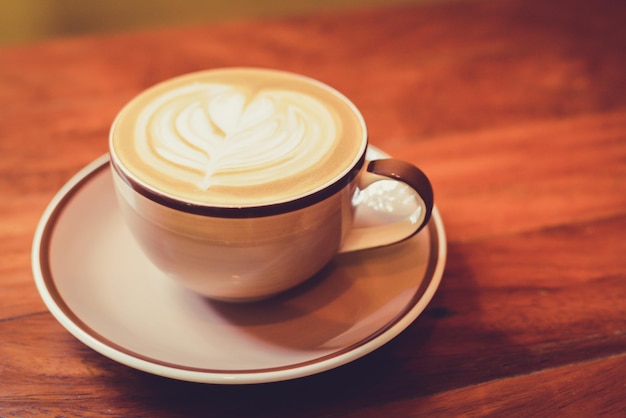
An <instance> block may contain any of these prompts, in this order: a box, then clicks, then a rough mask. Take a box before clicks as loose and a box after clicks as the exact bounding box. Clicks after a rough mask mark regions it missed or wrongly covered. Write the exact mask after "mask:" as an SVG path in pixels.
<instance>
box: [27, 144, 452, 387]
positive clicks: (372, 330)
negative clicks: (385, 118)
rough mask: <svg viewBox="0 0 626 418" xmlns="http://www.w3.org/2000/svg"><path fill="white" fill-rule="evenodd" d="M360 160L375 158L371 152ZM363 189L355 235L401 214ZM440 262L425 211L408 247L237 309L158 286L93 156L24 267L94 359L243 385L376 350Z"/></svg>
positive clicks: (101, 162) (410, 310) (361, 256)
mask: <svg viewBox="0 0 626 418" xmlns="http://www.w3.org/2000/svg"><path fill="white" fill-rule="evenodd" d="M368 154H369V155H368V157H369V158H370V159H372V158H379V157H382V156H385V154H383V153H382V152H380V151H378V150H376V149H375V148H373V147H371V146H370V151H368ZM374 186H376V187H379V188H380V190H378V191H384V193H385V194H387V196H389V193H391V196H393V197H394V198H392V199H391V207H389V205H388V204H387V205H383V204H381V202H379V201H378V197H379V195H380V194H381V193H377V189H376V188H374V189H372V187H374ZM370 189H371V190H370ZM367 191H368V192H369V194H367V195H365V196H362V202H361V203H360V205H359V208H358V210H357V223H360V224H362V225H363V224H376V223H377V222H380V220H381V219H383V220H385V221H388V218H389V217H393V216H396V215H398V214H401V212H402V211H404V210H406V208H407V206H408V207H410V206H411V203H410V202H409V203H407V195H408V193H407V192H406V186H404V185H402V184H400V183H397V182H392V181H381V182H378V183H376V184H374V185H373V186H370V188H368V189H367ZM387 200H389V199H387ZM413 200H414V199H413ZM445 258H446V238H445V232H444V229H443V224H442V221H441V217H440V214H439V212H438V210H437V208H435V209H434V210H433V213H432V218H431V220H430V222H429V224H428V225H427V227H426V228H424V229H423V230H422V231H421V232H420V233H419V234H417V235H415V236H414V237H412V238H411V239H409V240H406V241H404V242H402V243H398V244H394V245H391V246H387V247H383V248H377V249H371V250H364V251H360V252H354V253H347V254H340V255H338V256H337V257H336V258H335V259H334V260H333V261H332V262H331V263H330V265H328V266H327V267H326V268H325V269H324V270H323V271H322V272H320V273H319V274H318V275H316V276H315V277H313V278H311V279H310V280H309V281H307V282H306V283H304V284H303V285H300V286H299V287H297V288H295V289H292V290H290V291H287V292H285V293H283V294H281V295H278V296H275V297H273V298H271V299H268V300H265V301H260V302H254V303H245V304H230V303H225V302H215V301H210V300H208V299H206V298H203V297H201V296H199V295H197V294H195V293H192V292H190V291H187V290H185V289H183V288H181V287H180V286H179V285H178V284H177V283H176V282H174V281H172V280H170V279H169V278H167V277H165V275H164V274H163V273H162V272H160V271H159V270H158V269H157V268H156V267H154V266H153V265H152V264H151V262H150V261H148V259H147V258H146V257H145V256H144V254H143V253H142V252H141V250H140V249H139V247H138V246H137V244H136V243H135V241H134V239H133V238H132V236H131V235H130V232H129V231H128V230H127V228H126V225H125V224H124V222H123V219H122V217H121V214H120V212H119V210H118V207H117V202H116V199H115V193H114V190H113V182H112V178H111V173H110V167H109V157H108V155H104V156H102V157H101V158H99V159H97V160H95V161H94V162H92V163H91V164H89V165H88V166H86V167H85V168H84V169H82V170H81V171H80V172H79V173H77V174H76V175H75V176H74V177H73V178H72V179H71V180H69V182H68V183H67V184H66V185H65V186H63V188H62V189H61V190H60V191H59V192H58V193H57V195H56V196H55V197H54V199H53V200H52V201H51V202H50V204H49V206H48V207H47V209H46V210H45V212H44V214H43V216H42V218H41V220H40V222H39V225H38V227H37V231H36V234H35V239H34V243H33V252H32V267H33V273H34V277H35V283H36V285H37V289H38V291H39V293H40V295H41V297H42V299H43V301H44V302H45V304H46V306H47V307H48V309H49V310H50V312H51V313H52V314H53V315H54V317H55V318H56V319H57V320H58V321H59V322H60V323H61V325H63V326H64V327H65V328H66V329H67V330H68V331H69V332H70V333H71V334H72V335H74V336H75V337H76V338H77V339H78V340H80V341H81V342H83V343H84V344H86V345H87V346H89V347H91V348H92V349H93V350H95V351H97V352H99V353H101V354H103V355H104V356H106V357H109V358H111V359H112V360H114V361H117V362H119V363H122V364H125V365H127V366H130V367H133V368H135V369H139V370H142V371H145V372H148V373H152V374H156V375H161V376H165V377H169V378H173V379H179V380H186V381H193V382H202V383H214V384H249V383H265V382H273V381H281V380H288V379H294V378H299V377H303V376H308V375H312V374H316V373H320V372H323V371H326V370H330V369H333V368H335V367H338V366H341V365H344V364H346V363H349V362H351V361H353V360H356V359H358V358H360V357H362V356H364V355H366V354H368V353H370V352H372V351H374V350H375V349H377V348H379V347H381V346H382V345H383V344H385V343H386V342H388V341H390V340H391V339H392V338H394V337H395V336H397V335H398V334H399V333H400V332H402V331H403V330H404V329H405V328H407V327H408V326H409V325H410V324H411V323H412V322H413V321H414V320H415V319H416V318H417V317H418V316H419V315H420V313H421V312H422V311H423V310H424V309H425V308H426V306H427V304H428V303H429V302H430V300H431V299H432V297H433V295H434V293H435V291H436V289H437V287H438V286H439V283H440V281H441V276H442V274H443V269H444V264H445Z"/></svg>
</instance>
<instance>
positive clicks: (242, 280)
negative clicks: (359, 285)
mask: <svg viewBox="0 0 626 418" xmlns="http://www.w3.org/2000/svg"><path fill="white" fill-rule="evenodd" d="M112 164H114V165H115V161H113V162H112ZM360 170H361V164H358V165H357V166H355V167H354V169H353V171H352V174H350V175H348V176H347V177H346V178H344V179H343V180H342V181H343V183H341V182H338V183H337V184H336V185H335V187H334V189H336V191H335V190H331V191H329V192H328V193H329V195H328V196H324V195H323V194H320V196H319V197H318V198H317V199H315V198H310V199H308V200H307V199H303V200H301V201H300V202H294V203H292V204H291V205H289V206H283V207H281V206H280V205H277V206H276V207H273V208H272V207H266V208H263V211H262V213H260V214H252V215H251V214H250V209H248V210H246V209H241V210H240V211H239V213H237V210H236V209H235V211H234V212H231V213H227V214H222V215H221V216H220V215H215V214H213V215H211V214H207V213H202V212H206V211H203V209H206V208H196V209H199V210H195V212H200V213H194V210H193V209H191V210H188V211H185V210H181V208H173V207H170V206H171V205H169V206H168V205H167V204H165V203H164V202H159V201H158V199H155V198H154V197H152V198H148V197H146V196H144V194H145V193H142V192H141V189H137V188H136V187H133V185H132V183H129V182H128V180H127V179H125V178H124V176H123V175H121V174H120V173H119V169H116V168H115V166H114V167H113V170H112V172H113V177H114V185H115V190H116V193H117V198H118V201H119V205H120V208H121V211H122V214H123V216H124V219H125V221H126V223H127V225H128V227H129V228H130V230H131V232H132V233H133V235H134V236H135V238H136V239H137V241H138V243H139V245H140V246H141V248H142V249H143V251H144V252H145V253H146V255H147V256H148V257H149V258H150V260H151V261H152V262H153V263H154V264H155V265H156V266H157V267H158V268H159V269H160V270H162V271H163V272H165V273H166V274H167V275H169V276H170V277H172V278H173V279H175V280H176V281H177V282H179V283H180V284H182V285H183V286H185V287H187V288H188V289H190V290H192V291H194V292H197V293H199V294H201V295H204V296H207V297H209V298H212V299H218V300H225V301H249V300H256V299H262V298H266V297H268V296H271V295H274V294H277V293H280V292H282V291H284V290H286V289H289V288H291V287H294V286H296V285H298V284H300V283H302V282H303V281H305V280H307V279H308V278H310V277H311V276H313V275H315V273H317V272H318V271H319V270H321V269H322V268H323V267H324V266H325V265H326V264H328V262H329V261H330V260H331V259H332V258H333V257H334V256H335V255H336V254H337V252H338V251H339V248H340V247H341V245H342V242H343V240H344V239H345V237H346V236H347V235H348V234H349V232H350V230H351V228H352V224H353V218H354V212H355V209H354V205H353V203H352V200H353V199H352V198H353V196H354V193H355V189H356V184H357V178H358V173H359V171H360ZM209 212H210V211H209Z"/></svg>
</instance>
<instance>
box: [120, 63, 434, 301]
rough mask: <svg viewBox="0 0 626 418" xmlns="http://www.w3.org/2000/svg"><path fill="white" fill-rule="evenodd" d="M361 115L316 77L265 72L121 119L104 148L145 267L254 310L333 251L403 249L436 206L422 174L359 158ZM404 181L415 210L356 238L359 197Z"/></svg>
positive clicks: (363, 143)
mask: <svg viewBox="0 0 626 418" xmlns="http://www.w3.org/2000/svg"><path fill="white" fill-rule="evenodd" d="M367 146H368V136H367V129H366V125H365V122H364V120H363V117H362V115H361V113H360V112H359V110H358V109H357V108H356V107H355V105H354V104H353V103H352V102H350V101H349V100H348V99H347V98H346V97H345V96H343V95H342V94H341V93H339V92H338V91H336V90H335V89H333V88H331V87H329V86H327V85H325V84H323V83H321V82H319V81H316V80H313V79H311V78H308V77H305V76H302V75H297V74H292V73H288V72H284V71H278V70H270V69H260V68H223V69H215V70H206V71H200V72H196V73H191V74H186V75H182V76H179V77H176V78H173V79H170V80H167V81H164V82H162V83H160V84H157V85H156V86H153V87H151V88H148V89H147V90H145V91H143V92H142V93H140V94H139V95H138V96H136V97H135V98H134V99H132V100H131V101H130V102H129V103H128V104H127V105H126V106H124V107H123V108H122V110H121V111H120V112H119V113H118V115H117V117H116V118H115V120H114V122H113V125H112V127H111V131H110V138H109V148H110V155H111V166H112V170H111V171H112V173H113V180H114V181H113V183H114V186H115V190H116V194H117V198H118V201H119V206H120V208H121V212H122V214H123V217H124V219H125V221H126V223H127V225H128V227H129V229H130V230H131V232H132V233H133V235H134V237H135V238H136V240H137V241H138V243H139V245H140V247H141V248H142V249H143V251H144V252H145V254H146V255H147V256H148V258H149V259H150V260H151V261H152V263H154V264H155V265H156V266H157V267H158V268H159V269H160V270H161V271H163V272H165V273H166V274H167V275H168V276H170V277H171V278H172V279H174V280H175V281H176V282H178V283H179V284H180V285H182V286H185V287H187V288H188V289H190V290H192V291H194V292H196V293H198V294H201V295H203V296H206V297H208V298H211V299H218V300H225V301H249V300H257V299H262V298H266V297H269V296H271V295H275V294H277V293H280V292H282V291H284V290H287V289H289V288H292V287H294V286H296V285H298V284H300V283H302V282H304V281H305V280H307V279H308V278H310V277H312V276H314V275H315V274H316V273H317V272H319V271H320V270H321V269H322V268H323V267H324V266H325V265H327V264H328V263H329V261H330V260H332V259H333V258H334V257H335V256H336V255H337V254H338V253H342V252H349V251H357V250H363V249H367V248H373V247H379V246H384V245H389V244H393V243H396V242H399V241H402V240H405V239H407V238H409V237H411V236H413V235H414V234H416V233H417V232H418V231H419V230H420V229H422V228H423V227H424V226H425V225H426V223H427V222H428V220H429V218H430V214H431V211H432V208H433V192H432V188H431V185H430V182H429V181H428V178H427V177H426V175H424V173H423V172H422V171H421V170H419V169H418V168H417V167H415V166H414V165H412V164H409V163H407V162H404V161H401V160H397V159H380V160H373V161H367V160H366V150H367ZM390 179H391V180H394V181H399V182H403V183H406V184H407V185H408V186H409V187H410V189H412V192H413V193H414V195H415V199H416V202H417V210H416V211H415V212H414V213H411V214H410V215H409V216H406V217H405V218H403V219H401V220H400V221H397V222H393V223H390V224H385V225H377V226H371V227H359V228H356V227H354V214H355V210H356V208H357V206H358V198H357V197H358V195H359V193H361V192H362V191H363V190H365V189H366V188H367V187H369V186H370V185H371V184H373V183H376V182H378V181H380V180H390Z"/></svg>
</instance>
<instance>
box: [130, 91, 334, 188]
mask: <svg viewBox="0 0 626 418" xmlns="http://www.w3.org/2000/svg"><path fill="white" fill-rule="evenodd" d="M134 134H135V140H136V142H135V144H136V147H137V151H138V155H142V156H144V158H145V160H146V161H145V162H146V163H148V164H149V165H151V166H153V167H154V168H155V169H157V170H161V171H162V172H164V173H168V175H171V176H174V177H176V178H177V180H179V181H182V182H186V183H191V184H193V185H195V187H197V188H198V189H200V190H204V191H206V190H208V189H209V188H211V187H217V186H228V187H236V186H237V185H238V184H241V185H246V186H251V185H262V184H265V183H269V182H271V181H273V180H275V179H277V178H282V179H284V178H287V177H289V176H294V175H298V174H301V173H303V172H306V171H307V170H308V169H309V168H310V167H312V166H313V165H315V164H319V163H320V161H322V160H323V159H324V158H325V157H326V156H328V155H329V153H331V152H332V150H333V147H334V146H335V144H336V139H337V135H338V128H337V125H336V123H335V118H334V117H333V115H332V114H331V113H330V112H329V110H328V109H327V107H326V106H324V105H323V104H322V103H321V102H320V101H318V100H317V99H315V98H314V97H311V96H308V95H306V94H303V93H300V92H296V91H289V90H281V89H261V90H251V89H248V88H245V87H239V86H236V85H227V84H212V83H193V84H190V85H185V86H182V87H179V88H176V89H174V90H170V91H168V92H166V93H164V94H163V95H161V96H159V97H156V98H155V99H154V100H153V101H152V102H151V103H149V104H148V105H147V106H146V107H145V108H144V110H143V112H142V113H141V114H140V115H139V117H138V119H137V123H136V125H135V132H134Z"/></svg>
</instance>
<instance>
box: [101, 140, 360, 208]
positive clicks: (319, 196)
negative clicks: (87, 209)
mask: <svg viewBox="0 0 626 418" xmlns="http://www.w3.org/2000/svg"><path fill="white" fill-rule="evenodd" d="M366 149H367V147H365V149H364V151H363V153H362V154H361V157H360V158H359V159H358V160H357V162H356V164H354V165H353V166H352V168H350V170H348V171H347V172H346V173H345V174H344V175H343V176H342V177H340V178H339V179H338V180H336V181H334V182H332V183H331V184H329V185H327V186H326V187H323V188H322V189H320V190H317V191H314V192H313V193H311V194H308V195H306V196H303V197H299V198H296V199H293V200H288V201H284V202H277V203H268V204H264V205H259V206H210V205H206V204H200V203H194V202H185V201H183V200H180V199H177V198H175V197H172V196H168V195H166V194H163V193H159V192H157V191H154V190H151V189H149V188H147V187H146V186H144V185H142V184H140V183H139V182H138V181H136V180H134V179H133V178H131V177H130V176H129V175H127V174H126V173H125V172H124V170H123V169H122V168H120V167H119V166H118V164H116V162H115V159H114V158H113V156H112V155H111V167H112V169H113V170H114V171H115V173H117V175H118V176H119V178H120V179H121V180H123V181H124V183H126V184H127V185H128V186H129V187H130V188H131V189H133V190H134V191H135V192H136V193H138V194H140V195H141V196H143V197H145V198H147V199H149V200H151V201H153V202H155V203H157V204H159V205H162V206H166V207H168V208H171V209H174V210H178V211H181V212H186V213H191V214H194V215H201V216H212V217H216V218H260V217H265V216H273V215H280V214H283V213H288V212H293V211H296V210H298V209H303V208H306V207H309V206H312V205H314V204H315V203H319V202H321V201H322V200H325V199H327V198H329V197H330V196H332V195H334V194H335V193H337V192H339V191H340V190H342V189H343V188H344V187H346V186H347V185H348V184H350V182H351V181H352V180H354V179H355V178H356V176H357V175H358V173H359V171H360V170H361V168H362V167H363V165H364V164H365V150H366Z"/></svg>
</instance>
